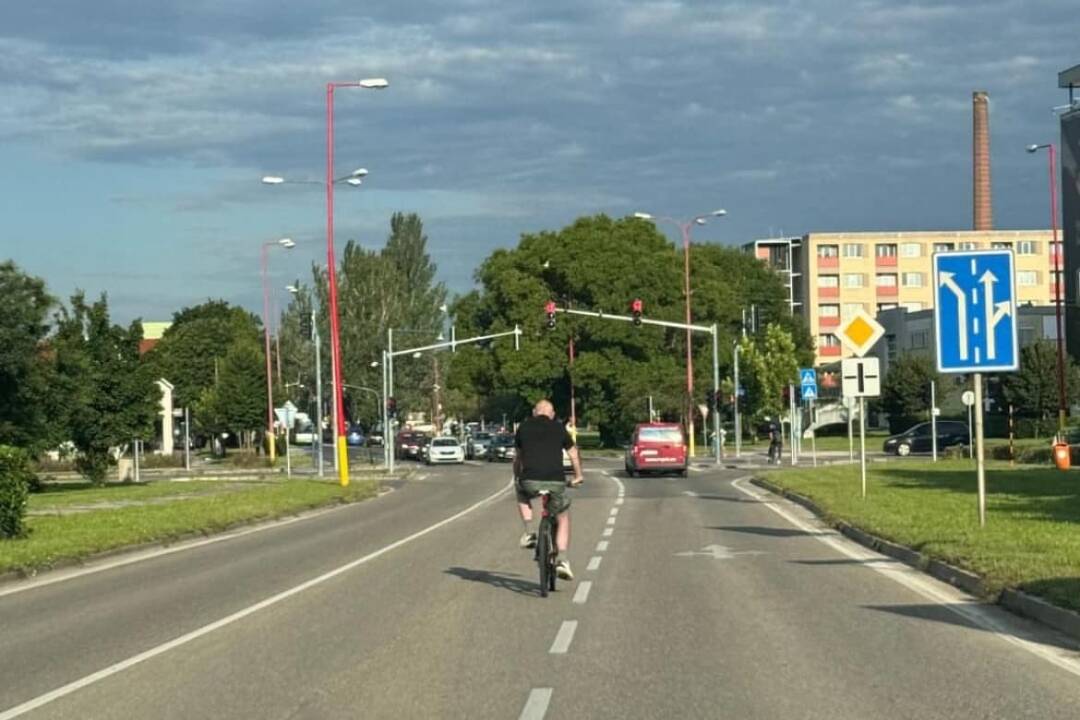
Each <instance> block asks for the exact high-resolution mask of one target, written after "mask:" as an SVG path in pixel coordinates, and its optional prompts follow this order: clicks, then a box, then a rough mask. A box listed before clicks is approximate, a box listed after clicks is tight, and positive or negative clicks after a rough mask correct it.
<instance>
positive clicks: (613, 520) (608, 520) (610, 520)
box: [607, 517, 615, 525]
mask: <svg viewBox="0 0 1080 720" xmlns="http://www.w3.org/2000/svg"><path fill="white" fill-rule="evenodd" d="M607 524H608V525H614V524H615V518H614V517H609V518H608V519H607Z"/></svg>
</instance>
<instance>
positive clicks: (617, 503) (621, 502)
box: [615, 495, 623, 505]
mask: <svg viewBox="0 0 1080 720" xmlns="http://www.w3.org/2000/svg"><path fill="white" fill-rule="evenodd" d="M615 504H616V505H622V504H623V496H622V495H620V496H619V497H617V498H615Z"/></svg>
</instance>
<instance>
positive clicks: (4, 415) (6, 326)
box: [0, 260, 55, 450]
mask: <svg viewBox="0 0 1080 720" xmlns="http://www.w3.org/2000/svg"><path fill="white" fill-rule="evenodd" d="M0 297H3V298H4V311H3V312H2V313H0V444H9V445H16V446H19V447H31V448H33V449H35V450H36V449H41V448H42V447H43V446H44V445H46V444H47V443H48V441H49V439H50V438H49V437H48V436H49V435H50V430H55V428H52V427H50V423H49V417H50V414H49V408H50V407H51V400H52V398H51V397H50V392H49V388H50V383H49V380H48V363H47V362H46V359H45V351H44V348H43V345H42V341H43V340H44V338H45V336H46V334H47V333H48V330H49V324H48V322H47V316H48V313H49V308H50V307H51V306H52V304H53V298H52V297H51V296H49V294H48V293H47V292H46V290H45V282H44V281H43V280H42V279H40V278H36V277H32V276H30V275H27V274H25V273H23V272H22V271H20V270H19V268H18V267H17V266H16V265H15V263H13V262H11V261H10V260H9V261H6V262H3V263H0Z"/></svg>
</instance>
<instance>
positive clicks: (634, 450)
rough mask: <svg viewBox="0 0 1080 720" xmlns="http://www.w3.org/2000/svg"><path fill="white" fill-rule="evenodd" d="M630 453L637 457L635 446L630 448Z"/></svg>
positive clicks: (636, 447)
mask: <svg viewBox="0 0 1080 720" xmlns="http://www.w3.org/2000/svg"><path fill="white" fill-rule="evenodd" d="M630 452H631V453H632V454H634V455H637V454H638V446H637V445H634V446H633V447H631V448H630Z"/></svg>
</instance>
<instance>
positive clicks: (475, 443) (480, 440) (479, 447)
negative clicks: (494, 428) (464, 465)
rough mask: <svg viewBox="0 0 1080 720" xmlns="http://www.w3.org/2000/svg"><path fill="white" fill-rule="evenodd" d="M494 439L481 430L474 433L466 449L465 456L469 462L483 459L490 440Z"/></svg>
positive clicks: (491, 435)
mask: <svg viewBox="0 0 1080 720" xmlns="http://www.w3.org/2000/svg"><path fill="white" fill-rule="evenodd" d="M493 437H495V436H494V435H493V434H491V433H489V432H484V431H483V430H481V431H479V432H474V433H473V434H472V436H471V437H470V438H469V442H468V447H467V448H466V453H465V454H466V455H468V456H469V459H471V460H478V459H480V458H482V457H484V453H486V452H487V447H488V445H490V444H491V439H492V438H493Z"/></svg>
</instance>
